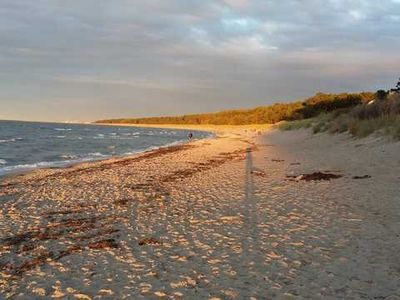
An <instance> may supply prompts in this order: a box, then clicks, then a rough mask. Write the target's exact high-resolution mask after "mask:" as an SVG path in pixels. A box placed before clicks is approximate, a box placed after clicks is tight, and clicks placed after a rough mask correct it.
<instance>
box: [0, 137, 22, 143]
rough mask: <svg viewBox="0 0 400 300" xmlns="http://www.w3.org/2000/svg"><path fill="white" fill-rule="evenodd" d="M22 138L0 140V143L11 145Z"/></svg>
mask: <svg viewBox="0 0 400 300" xmlns="http://www.w3.org/2000/svg"><path fill="white" fill-rule="evenodd" d="M22 140H23V138H12V139H7V140H0V143H12V142H16V141H22Z"/></svg>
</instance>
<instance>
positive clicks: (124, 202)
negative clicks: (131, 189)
mask: <svg viewBox="0 0 400 300" xmlns="http://www.w3.org/2000/svg"><path fill="white" fill-rule="evenodd" d="M129 200H130V199H127V198H123V199H117V200H115V201H114V204H115V205H120V206H125V205H127V204H128V202H129Z"/></svg>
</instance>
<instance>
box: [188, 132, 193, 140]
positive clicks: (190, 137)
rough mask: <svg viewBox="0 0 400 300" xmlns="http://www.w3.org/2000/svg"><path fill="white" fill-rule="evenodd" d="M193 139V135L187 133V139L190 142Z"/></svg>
mask: <svg viewBox="0 0 400 300" xmlns="http://www.w3.org/2000/svg"><path fill="white" fill-rule="evenodd" d="M192 138H193V133H191V132H189V134H188V139H189V140H191V139H192Z"/></svg>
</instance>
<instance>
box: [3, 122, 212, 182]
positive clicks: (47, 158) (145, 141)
mask: <svg viewBox="0 0 400 300" xmlns="http://www.w3.org/2000/svg"><path fill="white" fill-rule="evenodd" d="M188 134H189V131H187V130H173V129H156V128H138V127H119V126H100V125H81V124H65V123H60V124H57V123H33V122H19V121H0V176H1V175H6V174H9V173H19V172H23V171H27V170H31V169H35V168H49V167H64V166H68V165H71V164H74V163H78V162H83V161H93V160H100V159H105V158H109V157H112V156H124V155H130V154H135V153H139V152H143V151H146V150H151V149H156V148H159V147H162V146H167V145H173V144H178V143H182V142H185V141H187V136H188ZM193 134H194V137H193V138H194V139H201V138H207V137H210V136H211V134H210V133H208V132H200V131H195V132H193Z"/></svg>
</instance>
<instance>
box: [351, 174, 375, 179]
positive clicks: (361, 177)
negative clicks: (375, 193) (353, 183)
mask: <svg viewBox="0 0 400 300" xmlns="http://www.w3.org/2000/svg"><path fill="white" fill-rule="evenodd" d="M368 178H371V175H363V176H353V179H368Z"/></svg>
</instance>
